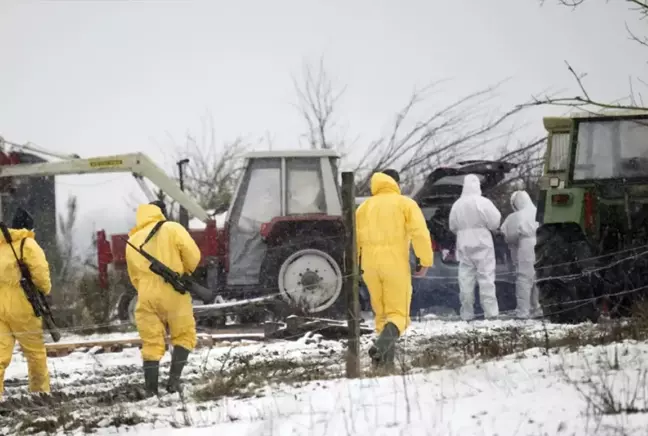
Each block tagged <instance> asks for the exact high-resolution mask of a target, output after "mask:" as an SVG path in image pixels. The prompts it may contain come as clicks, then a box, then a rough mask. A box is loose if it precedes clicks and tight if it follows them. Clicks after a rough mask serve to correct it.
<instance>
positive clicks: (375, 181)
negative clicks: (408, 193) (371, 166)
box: [371, 173, 401, 195]
mask: <svg viewBox="0 0 648 436" xmlns="http://www.w3.org/2000/svg"><path fill="white" fill-rule="evenodd" d="M400 193H401V190H400V188H399V187H398V183H396V181H395V180H394V179H392V178H391V177H389V176H388V175H387V174H383V173H375V174H374V175H373V176H371V195H378V194H400Z"/></svg>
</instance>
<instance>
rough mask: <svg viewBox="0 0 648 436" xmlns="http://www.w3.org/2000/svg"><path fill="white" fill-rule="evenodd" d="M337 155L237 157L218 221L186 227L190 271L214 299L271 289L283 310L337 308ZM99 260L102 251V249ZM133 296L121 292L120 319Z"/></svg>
mask: <svg viewBox="0 0 648 436" xmlns="http://www.w3.org/2000/svg"><path fill="white" fill-rule="evenodd" d="M338 160H339V156H338V155H337V154H336V153H335V152H333V151H331V150H285V151H268V152H252V153H248V154H247V155H245V156H244V161H243V171H242V173H241V176H240V178H239V180H238V184H237V187H236V189H235V192H234V196H233V198H232V201H231V203H230V207H229V210H228V212H227V214H226V216H225V217H219V220H218V221H220V222H219V223H216V222H215V221H214V220H211V221H209V222H207V224H206V226H205V227H204V228H199V227H200V226H198V227H195V226H194V227H193V228H191V229H190V234H191V236H192V237H193V238H194V240H196V242H197V243H198V246H199V247H200V249H201V252H202V260H201V264H200V266H199V268H198V269H197V271H196V272H195V274H194V276H195V277H196V278H197V279H199V280H200V282H201V283H202V284H203V285H204V286H207V287H209V288H210V289H211V290H212V291H213V296H214V298H217V299H223V300H226V301H232V300H239V301H240V300H246V299H250V298H259V297H268V296H272V295H276V296H278V297H280V298H281V300H282V301H284V302H286V303H287V304H288V306H289V307H290V308H291V309H295V308H298V309H299V311H301V312H307V313H310V314H320V315H321V314H323V313H324V312H326V313H327V315H330V316H332V315H334V314H336V315H337V314H338V312H339V311H340V309H341V303H342V302H341V300H342V299H341V298H340V295H341V290H342V269H341V266H342V254H343V251H344V234H345V233H344V225H343V222H342V206H341V197H340V190H339V185H338V183H337V179H338V174H337V172H338V169H337V168H338ZM216 225H218V227H217V226H216ZM122 236H125V235H116V236H113V237H112V257H110V260H111V261H112V263H113V264H114V265H115V266H116V267H118V268H120V266H121V268H120V269H122V271H123V270H124V264H125V258H124V254H125V247H124V242H123V239H122ZM99 239H100V240H101V238H99ZM99 256H102V253H101V252H100V253H99ZM104 258H105V259H108V258H109V256H106V255H105V253H104ZM124 272H125V271H124ZM135 301H136V293H135V291H134V289H132V288H130V289H128V290H126V292H124V293H123V294H122V297H121V298H120V302H119V309H118V312H119V317H120V318H121V319H123V320H126V319H131V320H132V318H133V310H134V307H135ZM203 303H204V302H200V301H196V302H195V304H196V305H198V306H199V305H201V304H203ZM205 303H206V302H205ZM263 316H264V315H263V311H259V312H255V313H250V314H248V315H245V316H244V321H243V322H260V321H261V319H260V318H262V317H263Z"/></svg>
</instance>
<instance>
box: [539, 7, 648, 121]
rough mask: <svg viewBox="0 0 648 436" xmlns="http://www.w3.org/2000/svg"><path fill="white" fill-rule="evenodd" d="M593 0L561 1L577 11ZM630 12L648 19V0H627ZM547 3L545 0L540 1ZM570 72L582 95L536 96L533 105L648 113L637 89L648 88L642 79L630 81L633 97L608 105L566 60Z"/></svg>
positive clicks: (645, 39)
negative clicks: (591, 90)
mask: <svg viewBox="0 0 648 436" xmlns="http://www.w3.org/2000/svg"><path fill="white" fill-rule="evenodd" d="M590 1H591V0H558V2H559V4H560V5H562V6H566V7H570V8H572V9H577V8H578V7H579V6H582V5H583V4H584V3H586V2H590ZM624 1H625V2H626V3H627V4H628V7H629V8H630V10H633V11H635V12H636V13H637V14H638V16H639V17H640V19H645V18H648V1H646V0H624ZM540 2H541V3H542V4H544V0H540ZM625 29H626V31H627V33H628V35H629V36H630V39H631V40H632V41H633V42H635V43H637V44H640V45H642V46H645V47H648V36H645V35H640V34H638V33H636V32H635V31H634V30H633V29H631V28H630V26H629V25H628V24H627V23H625ZM565 65H566V67H567V71H568V72H569V74H570V75H571V76H572V77H573V79H574V81H575V82H576V84H577V85H578V89H579V94H577V95H576V96H569V97H554V96H546V95H543V96H536V97H534V98H533V101H532V102H531V103H530V104H531V105H535V106H538V105H554V106H567V107H573V108H578V109H580V110H584V111H589V110H593V109H599V110H601V109H602V110H604V111H605V110H636V111H648V106H647V105H646V104H645V103H644V101H643V97H642V96H641V93H638V92H637V91H636V89H635V82H639V83H641V84H643V85H648V83H646V82H645V81H644V80H642V79H635V80H633V79H632V78H629V95H628V96H626V97H623V98H621V99H618V100H617V101H613V102H606V101H603V100H602V99H600V98H598V97H596V96H595V95H594V94H592V93H591V92H589V91H588V89H587V88H586V86H585V82H584V79H585V77H586V76H587V74H586V73H582V72H579V71H577V69H575V68H574V67H572V65H571V64H570V63H569V62H568V61H565Z"/></svg>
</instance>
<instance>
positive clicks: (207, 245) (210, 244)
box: [97, 220, 220, 270]
mask: <svg viewBox="0 0 648 436" xmlns="http://www.w3.org/2000/svg"><path fill="white" fill-rule="evenodd" d="M189 234H190V235H191V237H192V238H193V240H194V241H196V244H197V245H198V248H200V253H201V259H200V265H203V264H204V263H205V262H206V260H207V258H208V257H216V256H218V255H219V254H220V253H219V252H218V250H219V245H220V244H219V239H218V237H219V232H218V229H217V228H216V222H215V221H212V220H210V221H208V222H207V225H206V227H205V230H190V231H189ZM103 238H104V239H106V235H105V232H104V233H103ZM110 239H111V241H110V243H109V242H108V241H107V240H106V244H108V245H107V246H108V249H107V250H108V252H110V253H111V254H110V260H108V262H107V263H111V262H112V263H113V265H114V267H115V268H117V269H122V270H123V269H125V268H126V241H125V239H128V235H127V234H121V235H111V237H110ZM99 240H100V237H99V234H97V241H99ZM98 245H99V244H98ZM111 246H112V250H110V247H111ZM98 249H99V248H98ZM98 256H101V252H99V253H98ZM98 264H99V265H101V259H99V260H98Z"/></svg>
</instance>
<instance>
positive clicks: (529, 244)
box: [501, 191, 542, 319]
mask: <svg viewBox="0 0 648 436" xmlns="http://www.w3.org/2000/svg"><path fill="white" fill-rule="evenodd" d="M511 207H513V213H512V214H510V215H509V216H508V217H506V219H505V220H504V222H503V223H502V227H501V231H502V233H503V234H504V240H505V241H506V243H507V244H508V245H509V249H510V250H511V258H512V260H513V265H514V266H515V297H516V300H517V306H516V309H515V316H516V317H517V318H521V319H527V318H529V317H530V316H531V317H536V316H539V315H542V310H541V308H540V301H539V297H538V288H537V287H536V285H535V244H536V231H537V230H538V222H537V221H536V207H535V206H534V205H533V201H531V197H529V194H527V192H526V191H515V192H514V193H513V194H511Z"/></svg>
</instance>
